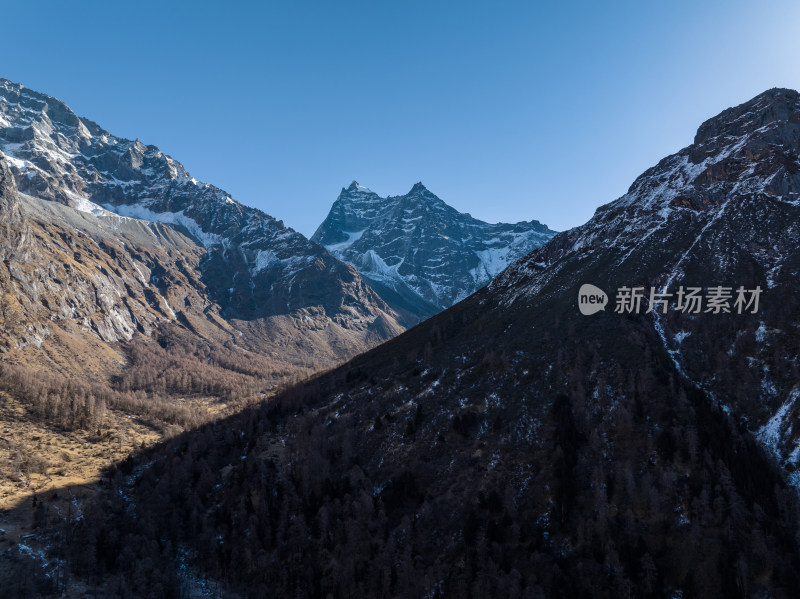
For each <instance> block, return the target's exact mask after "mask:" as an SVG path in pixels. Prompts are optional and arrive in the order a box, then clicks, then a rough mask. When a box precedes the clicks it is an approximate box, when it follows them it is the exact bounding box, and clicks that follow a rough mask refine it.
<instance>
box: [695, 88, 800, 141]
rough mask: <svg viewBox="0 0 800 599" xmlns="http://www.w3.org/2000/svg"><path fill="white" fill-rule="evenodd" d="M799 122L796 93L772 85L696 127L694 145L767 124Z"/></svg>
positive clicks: (799, 107) (735, 134) (798, 97)
mask: <svg viewBox="0 0 800 599" xmlns="http://www.w3.org/2000/svg"><path fill="white" fill-rule="evenodd" d="M790 121H792V122H794V123H796V122H800V93H798V92H797V91H795V90H793V89H788V88H779V87H774V88H772V89H768V90H767V91H765V92H763V93H760V94H759V95H757V96H755V97H754V98H752V99H751V100H748V101H747V102H744V103H742V104H739V105H738V106H733V107H731V108H727V109H726V110H723V111H722V112H720V113H719V114H718V115H716V116H714V117H711V118H710V119H708V120H707V121H705V122H704V123H703V124H702V125H700V127H698V129H697V134H696V135H695V138H694V143H695V145H698V144H702V143H705V142H707V141H709V140H712V139H714V138H715V137H719V136H720V135H725V136H736V137H738V136H741V135H743V134H746V133H752V132H754V131H756V130H757V129H759V128H761V127H764V126H766V125H769V124H771V123H781V122H784V123H787V122H790Z"/></svg>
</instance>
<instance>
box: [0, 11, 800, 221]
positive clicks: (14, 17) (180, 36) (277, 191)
mask: <svg viewBox="0 0 800 599" xmlns="http://www.w3.org/2000/svg"><path fill="white" fill-rule="evenodd" d="M2 13H3V14H2V20H3V36H2V48H3V61H2V68H0V76H3V77H6V78H7V79H11V80H12V81H17V82H19V83H22V84H24V85H26V86H28V87H31V88H34V89H36V90H38V91H42V92H45V93H49V94H52V95H54V96H57V97H59V98H60V99H62V100H64V101H65V102H66V103H67V104H68V105H69V106H71V107H72V108H73V110H75V111H76V112H77V113H78V114H79V115H81V116H86V117H88V118H90V119H92V120H94V121H96V122H98V123H99V124H100V125H101V126H103V127H104V128H106V129H108V130H109V131H111V132H112V133H114V134H116V135H120V136H124V137H129V138H139V139H140V140H142V141H143V142H145V143H152V144H155V145H158V146H159V147H161V149H162V150H164V151H165V152H167V153H168V154H170V155H172V156H173V157H174V158H176V159H177V160H179V161H181V162H182V163H183V164H184V165H185V166H186V168H187V169H188V170H189V171H190V172H191V173H192V174H193V175H194V176H195V177H197V178H198V179H201V180H204V181H208V182H211V183H214V184H215V185H218V186H219V187H222V188H223V189H225V190H227V191H228V192H230V193H231V194H232V195H233V196H234V197H235V198H237V199H238V200H239V201H241V202H243V203H245V204H248V205H252V206H257V207H259V208H261V209H262V210H265V211H266V212H268V213H270V214H272V215H273V216H275V217H277V218H280V219H283V220H284V221H285V222H286V223H287V224H288V225H289V226H292V227H293V228H295V229H297V230H298V231H300V232H302V233H304V234H306V235H311V234H312V233H313V232H314V230H315V229H316V227H317V225H318V224H319V223H320V222H321V221H322V220H323V218H324V217H325V216H326V214H327V211H328V209H329V208H330V205H331V203H332V202H333V201H334V200H335V198H336V196H337V194H338V192H339V190H340V188H341V187H343V186H346V185H348V184H349V183H350V181H351V180H352V179H358V181H359V182H360V183H361V184H363V185H366V186H368V187H370V188H372V189H373V190H375V191H377V192H378V193H380V194H381V195H385V194H391V195H397V194H402V193H406V192H407V191H408V190H409V189H410V188H411V186H412V185H413V184H414V183H415V182H416V181H420V180H421V181H423V182H424V183H425V185H426V186H427V187H428V188H429V189H430V190H431V191H433V192H434V193H436V194H437V195H439V196H440V197H441V198H442V199H443V200H445V201H446V202H448V203H450V204H451V205H453V206H455V207H456V208H458V209H459V210H461V211H464V212H470V213H472V214H473V216H476V217H478V218H481V219H484V220H487V221H490V222H497V221H518V220H529V219H532V218H536V219H538V220H541V221H542V222H544V223H546V224H548V225H549V226H551V227H552V228H555V229H558V230H563V229H566V228H569V227H572V226H576V225H579V224H581V223H583V222H585V221H586V220H587V219H588V218H590V217H591V215H592V214H593V212H594V210H595V208H597V207H598V206H600V205H601V204H605V203H607V202H609V201H611V200H613V199H615V198H617V197H618V196H620V195H621V194H623V193H624V192H625V191H626V190H627V188H628V186H629V185H630V184H631V183H632V181H633V179H634V178H635V177H636V176H637V175H638V174H640V173H641V172H642V171H643V170H645V169H646V168H648V167H649V166H651V165H652V164H654V163H656V162H657V161H658V160H659V159H660V158H662V157H663V156H665V155H667V154H669V153H671V152H674V151H676V150H678V149H680V148H681V147H683V146H685V145H688V144H689V143H691V141H692V138H693V136H694V133H695V130H696V128H697V126H698V125H699V124H700V123H701V122H702V121H703V120H705V119H706V118H708V117H711V116H713V115H714V114H716V113H717V112H719V111H720V110H722V109H724V108H726V107H728V106H731V105H735V104H738V103H740V102H743V101H745V100H747V99H749V98H750V97H752V96H754V95H756V94H758V93H760V92H762V91H764V90H765V89H767V88H770V87H775V86H780V87H793V88H795V89H798V88H800V33H798V32H800V6H799V5H798V3H797V2H790V1H785V2H750V3H746V2H738V1H728V2H722V1H709V2H684V1H670V2H659V3H655V2H641V1H639V2H596V1H593V2H558V3H556V2H532V1H527V2H515V1H507V2H495V3H490V2H488V1H482V2H471V1H465V0H460V1H456V2H435V1H433V0H428V1H421V2H418V1H416V0H403V1H390V0H373V1H370V2H361V1H357V2H356V1H334V0H327V1H322V0H320V1H315V2H310V1H289V0H285V1H282V2H269V1H267V2H250V3H245V2H228V3H223V2H213V3H212V2H202V1H195V2H183V3H180V2H169V1H163V0H162V1H160V2H148V1H138V2H124V3H120V2H108V1H104V2H80V3H67V2H37V3H23V2H14V3H6V4H5V5H4V6H3V9H2Z"/></svg>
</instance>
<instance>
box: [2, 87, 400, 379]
mask: <svg viewBox="0 0 800 599" xmlns="http://www.w3.org/2000/svg"><path fill="white" fill-rule="evenodd" d="M0 151H2V152H3V153H4V155H5V164H6V167H5V168H6V170H5V171H3V172H4V173H5V174H4V175H3V176H4V177H5V178H6V179H9V181H10V179H13V183H8V185H16V187H17V188H18V192H19V193H20V194H21V197H24V198H28V199H27V200H24V202H23V203H24V204H25V209H24V211H25V212H27V213H28V220H29V221H31V222H36V223H37V227H38V229H37V230H40V233H41V235H39V236H38V237H37V239H36V241H37V242H38V243H39V244H40V245H39V246H38V251H39V252H40V256H41V257H42V259H43V260H45V262H44V263H40V264H34V263H33V262H31V261H30V260H29V259H28V260H20V261H19V264H20V268H22V267H23V265H24V267H25V268H33V269H35V268H38V269H39V274H38V275H37V276H38V277H39V279H40V283H41V284H42V285H45V284H48V285H53V284H54V283H53V280H54V278H58V275H57V274H56V271H59V272H60V269H62V268H66V267H67V266H64V265H60V264H59V262H61V261H62V260H61V257H59V256H56V255H55V254H53V253H52V250H53V248H54V247H57V246H58V244H56V245H53V243H55V242H50V241H48V239H49V238H50V237H52V235H51V234H50V231H51V229H52V227H56V228H58V229H61V230H63V235H61V237H60V238H59V239H60V241H59V244H61V245H63V247H58V251H62V250H63V251H72V252H73V253H76V252H77V250H74V249H73V248H72V247H71V245H70V244H72V243H73V242H75V240H79V241H78V243H80V244H83V245H85V246H86V248H88V247H89V246H91V245H96V246H98V247H100V248H101V250H103V248H105V247H113V248H114V250H113V251H112V252H111V253H110V254H108V255H107V256H106V255H103V256H102V260H103V261H105V260H108V262H107V263H106V262H102V263H94V262H92V261H93V260H94V258H95V257H96V256H95V254H97V251H96V250H94V251H92V252H89V255H88V256H87V257H86V259H85V260H84V267H83V268H86V269H88V268H94V269H95V271H98V273H96V274H93V275H91V276H89V274H88V273H84V274H85V276H87V277H89V278H90V279H92V278H94V279H96V280H98V281H100V280H103V281H105V283H103V284H100V283H98V285H100V286H101V287H102V285H104V284H106V283H108V284H109V285H110V287H109V288H108V290H107V291H108V292H107V293H106V292H99V291H97V292H96V293H94V292H93V293H94V295H92V294H90V296H91V297H89V296H87V297H83V296H81V297H73V298H72V299H71V300H66V299H65V300H63V301H68V302H69V303H70V304H71V305H73V306H74V310H77V312H75V314H74V315H73V316H72V318H74V319H77V322H79V323H80V322H82V323H83V324H82V325H80V326H85V327H88V329H87V330H93V331H94V334H95V335H97V336H99V337H100V338H101V339H103V340H106V341H116V340H125V339H129V338H130V337H131V335H133V334H135V332H136V331H139V332H141V333H143V334H147V332H148V331H150V330H151V329H152V328H153V326H154V325H155V324H156V322H157V321H158V322H160V321H161V320H166V321H172V320H177V321H180V322H182V323H183V326H187V327H189V328H194V329H196V330H199V329H198V326H199V325H197V324H192V325H189V324H186V323H187V322H189V321H190V320H192V319H193V318H194V319H196V320H198V321H202V322H205V323H207V324H208V323H211V321H213V324H209V326H210V327H211V329H213V330H216V329H217V328H218V325H219V326H221V327H222V329H224V330H226V333H225V334H226V335H228V334H230V333H231V330H232V329H231V327H233V328H234V329H235V330H236V331H238V333H236V335H237V336H239V335H238V334H239V333H241V335H240V337H241V342H242V343H244V344H245V345H249V346H251V347H254V348H261V349H265V348H266V349H270V348H272V349H275V348H280V347H284V346H289V347H291V348H292V349H291V350H290V353H291V354H292V355H293V359H294V360H296V361H299V362H302V363H304V364H307V365H312V364H315V363H318V364H319V365H322V364H326V363H331V362H332V361H336V360H338V359H342V358H343V357H346V356H349V355H352V354H354V353H357V352H358V351H363V350H364V349H366V348H367V347H369V346H370V345H372V344H374V343H376V342H380V341H382V340H385V339H386V338H388V337H389V336H392V335H394V334H396V333H397V332H398V331H400V330H402V327H401V326H400V325H399V324H398V323H397V320H396V317H397V315H396V314H395V313H394V312H393V311H392V310H391V309H390V308H389V307H388V306H387V305H386V304H385V302H383V301H382V300H381V298H380V297H379V296H378V295H377V294H375V292H374V291H373V290H372V289H371V288H370V287H369V286H368V285H367V284H365V283H364V281H363V280H362V279H361V277H360V276H359V275H358V273H357V272H356V271H355V269H353V268H352V267H351V266H348V265H346V264H343V263H342V262H340V261H339V260H337V259H336V258H334V257H333V256H331V255H330V254H329V253H328V252H326V251H325V250H324V249H323V248H321V247H320V246H318V245H317V244H315V243H312V242H310V241H309V240H307V239H306V238H305V237H303V236H302V235H300V234H299V233H297V232H295V231H293V230H292V229H290V228H287V227H286V226H285V225H284V224H283V223H282V222H280V221H277V220H276V219H274V218H273V217H271V216H269V215H267V214H264V213H263V212H261V211H259V210H256V209H253V208H249V207H247V206H244V205H242V204H240V203H239V202H237V201H235V200H234V199H232V198H231V197H230V196H229V195H228V194H227V193H226V192H224V191H223V190H221V189H219V188H217V187H214V186H213V185H210V184H207V183H202V182H199V181H197V180H195V179H194V178H192V177H191V176H190V175H189V174H188V173H187V172H186V170H185V169H184V168H183V166H182V165H181V164H180V163H178V162H177V161H175V160H173V159H172V158H171V157H169V156H167V155H165V154H164V153H163V152H161V151H160V150H159V149H158V148H156V147H155V146H146V145H144V144H142V143H141V142H139V141H138V140H137V141H131V140H126V139H122V138H118V137H115V136H114V135H112V134H110V133H109V132H107V131H105V130H103V129H102V128H100V127H99V126H98V125H97V124H95V123H93V122H91V121H89V120H87V119H84V118H80V117H78V116H76V115H75V114H74V113H73V112H72V111H71V110H70V109H69V108H68V107H67V106H66V105H65V104H63V103H62V102H60V101H59V100H57V99H55V98H52V97H50V96H47V95H45V94H40V93H37V92H35V91H32V90H29V89H27V88H24V87H23V86H21V85H18V84H14V83H11V82H9V81H6V80H0ZM9 173H10V174H11V177H10V178H9V176H8V174H9ZM8 185H7V186H8ZM8 193H10V194H11V196H14V195H15V193H16V192H13V191H10V192H8ZM3 201H4V208H3V210H4V212H6V211H8V210H10V211H11V212H9V214H12V216H14V215H17V214H18V212H16V211H18V207H17V208H14V207H13V206H9V207H8V208H6V207H5V204H8V202H11V203H12V204H13V205H14V206H17V205H18V204H19V201H18V200H14V201H12V200H6V199H4V200H3ZM47 201H49V203H50V204H52V205H48V204H47ZM14 218H17V216H14ZM54 219H55V220H54ZM58 219H61V221H59V220H58ZM3 226H4V227H5V235H4V237H3V239H2V244H0V245H2V247H3V249H2V251H4V252H6V253H8V252H10V251H12V248H14V247H16V246H17V245H18V244H19V243H21V241H20V240H21V239H24V238H25V235H24V234H23V233H21V232H20V231H21V230H19V229H18V228H17V227H16V225H13V224H12V221H11V220H9V221H7V222H6V223H5V224H4V225H3ZM126 233H129V234H130V235H133V236H134V237H135V240H134V241H135V242H136V245H134V246H130V245H127V242H126V243H125V244H122V245H120V244H119V239H120V238H122V237H124V236H125V234H126ZM84 235H86V236H87V237H88V238H86V239H84V238H83V236H84ZM67 238H68V239H67ZM34 245H36V244H34ZM131 247H134V248H135V250H134V249H131ZM165 247H168V249H165ZM146 248H151V249H152V248H158V251H157V252H156V253H152V252H151V255H150V260H149V261H146V260H145V261H143V260H142V258H141V254H140V253H139V254H137V253H136V252H137V251H139V252H144V251H145V249H146ZM35 250H36V248H35V247H34V248H33V249H31V250H29V251H35ZM14 251H17V250H14ZM87 251H88V249H87ZM103 251H105V250H103ZM162 252H163V253H162ZM28 258H30V256H28ZM117 262H120V264H117ZM144 262H146V264H145V265H144V266H146V268H145V267H143V263H144ZM68 263H69V261H68ZM128 263H129V264H128ZM126 265H127V266H126ZM125 268H128V272H127V274H128V275H129V278H130V279H131V281H133V282H134V283H130V282H129V283H124V282H122V281H117V282H116V283H111V282H110V278H113V276H112V275H110V274H109V275H107V274H103V273H102V269H105V271H106V272H108V273H113V272H114V271H115V270H119V269H123V270H124V269H125ZM137 268H138V269H139V271H141V273H139V274H137V272H136V269H137ZM94 279H93V280H94ZM58 280H59V281H62V282H63V283H64V285H65V289H66V288H67V287H69V288H73V287H75V285H71V284H70V285H68V284H67V282H66V281H65V280H64V279H61V278H58ZM179 280H180V281H182V282H184V283H186V284H187V285H188V287H187V289H191V290H192V291H191V293H189V295H191V296H192V297H191V298H189V295H186V296H183V295H182V296H181V297H180V298H177V297H176V298H173V299H169V298H168V296H169V295H170V294H171V293H172V291H171V286H173V285H175V284H176V283H177V281H179ZM137 281H138V282H137ZM73 283H74V282H73ZM126 284H127V285H128V286H127V287H126ZM90 287H91V286H90ZM78 288H80V286H78ZM6 291H9V289H6ZM26 293H27V292H26ZM153 293H155V294H157V295H160V296H161V297H162V298H164V299H167V301H166V303H164V302H162V301H161V299H153V297H154V296H153V295H152V294H153ZM28 295H30V293H29V294H28ZM34 295H35V294H34ZM66 296H67V297H68V296H69V293H66ZM101 298H106V299H101ZM30 301H31V305H32V307H34V308H35V309H36V310H37V311H41V310H45V311H52V312H54V313H57V314H62V315H63V314H64V311H63V310H62V309H61V307H55V306H51V307H49V308H48V307H47V306H42V305H40V304H41V302H40V301H39V299H37V298H36V297H34V296H31V299H30ZM87 302H88V303H87ZM104 302H105V303H108V302H111V304H114V305H116V306H117V308H119V309H118V310H117V313H116V314H115V315H114V316H108V318H110V320H109V322H108V324H107V325H101V324H99V321H92V324H89V323H88V322H87V321H85V315H84V314H83V312H82V311H84V310H91V309H93V308H92V307H91V306H97V305H101V304H103V303H104ZM126 302H128V303H130V302H133V303H139V304H142V305H143V306H149V308H147V310H146V312H147V313H148V314H149V316H147V317H145V316H143V315H136V314H129V312H131V311H130V310H128V309H127V308H125V309H123V308H122V307H121V306H122V305H123V304H125V303H126ZM62 303H63V302H62ZM111 304H109V305H108V306H106V307H105V308H104V309H105V310H106V312H109V314H111ZM151 304H152V305H151ZM162 304H164V305H162ZM167 305H169V306H172V308H169V309H168V308H167ZM153 310H154V311H155V312H153ZM187 310H188V311H187ZM133 312H135V311H133ZM182 312H187V314H188V313H191V314H192V315H193V316H192V317H189V316H184V317H181V316H180V313H182ZM78 313H80V314H78ZM173 313H174V314H173ZM156 314H160V316H156ZM160 319H161V320H160ZM89 320H90V321H91V319H89ZM218 321H219V322H218ZM220 323H224V324H220ZM205 328H207V327H206V326H205V325H203V326H202V327H200V329H205ZM229 329H230V330H229ZM215 334H216V333H215Z"/></svg>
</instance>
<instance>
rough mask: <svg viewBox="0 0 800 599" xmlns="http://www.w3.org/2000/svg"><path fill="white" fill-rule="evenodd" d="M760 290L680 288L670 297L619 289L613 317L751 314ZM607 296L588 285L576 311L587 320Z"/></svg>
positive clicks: (663, 293)
mask: <svg viewBox="0 0 800 599" xmlns="http://www.w3.org/2000/svg"><path fill="white" fill-rule="evenodd" d="M761 291H762V290H761V287H760V286H758V285H756V287H755V289H747V288H745V287H742V286H741V285H740V286H739V287H738V288H734V287H725V286H722V285H718V286H716V287H708V288H703V287H684V286H683V285H681V286H680V287H678V289H677V291H675V292H674V293H672V292H669V291H667V289H666V288H663V289H661V290H660V291H658V290H657V289H656V288H655V287H653V288H651V289H650V290H649V291H648V292H646V291H645V288H644V287H620V288H619V289H617V295H616V302H615V306H614V312H616V313H617V314H640V313H644V314H649V313H650V312H660V313H661V314H666V313H667V311H668V310H672V311H675V312H683V313H684V314H730V313H736V314H755V313H757V312H758V303H759V300H760V298H761ZM607 303H608V296H606V294H605V292H604V291H603V290H602V289H600V288H599V287H595V286H594V285H590V284H588V283H586V284H584V285H581V288H580V291H578V309H579V310H580V311H581V314H583V315H584V316H591V315H592V314H596V313H597V312H600V310H605V308H606V304H607Z"/></svg>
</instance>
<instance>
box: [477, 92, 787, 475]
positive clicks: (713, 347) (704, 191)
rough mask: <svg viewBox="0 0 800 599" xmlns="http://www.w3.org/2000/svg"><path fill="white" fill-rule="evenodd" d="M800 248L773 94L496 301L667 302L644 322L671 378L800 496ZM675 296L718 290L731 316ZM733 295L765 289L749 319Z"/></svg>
mask: <svg viewBox="0 0 800 599" xmlns="http://www.w3.org/2000/svg"><path fill="white" fill-rule="evenodd" d="M799 239H800V96H799V95H798V93H797V92H796V91H794V90H787V89H772V90H769V91H767V92H764V93H763V94H760V95H759V96H757V97H755V98H753V99H752V100H750V101H749V102H746V103H744V104H742V105H740V106H736V107H734V108H730V109H728V110H725V111H723V112H722V113H721V114H719V115H718V116H716V117H714V118H712V119H709V120H708V121H706V122H705V123H703V124H702V125H701V126H700V128H699V129H698V131H697V135H696V136H695V139H694V143H693V144H692V145H690V146H688V147H687V148H684V149H683V150H681V151H680V152H678V153H676V154H673V155H672V156H669V157H667V158H665V159H663V160H662V161H660V162H659V163H658V164H657V165H656V166H654V167H653V168H651V169H649V170H647V171H646V172H645V173H643V174H642V175H641V176H640V177H639V178H637V179H636V181H635V182H634V183H633V185H632V186H631V187H630V189H629V190H628V193H626V194H625V195H624V196H623V197H622V198H620V199H618V200H617V201H615V202H612V203H611V204H608V205H606V206H603V207H601V208H600V209H598V210H597V212H596V214H595V215H594V217H593V218H592V219H591V220H590V221H589V222H588V223H586V224H585V225H583V226H581V227H578V228H576V229H573V230H571V231H567V232H565V233H561V234H559V235H557V236H556V237H554V238H553V240H552V242H551V243H549V244H548V245H547V246H546V247H544V248H542V249H541V250H540V251H538V252H535V253H534V254H532V255H531V256H530V257H528V258H527V259H526V260H524V261H521V262H519V263H518V264H516V265H514V266H513V267H512V268H510V269H508V270H507V271H505V272H504V273H503V274H502V275H501V276H500V277H498V279H496V281H495V283H494V284H493V291H494V292H495V293H497V294H498V295H502V296H504V297H505V300H504V302H505V303H506V304H507V305H510V304H513V303H514V302H516V301H526V300H525V298H528V297H537V298H541V299H543V298H546V297H551V296H553V295H554V294H561V293H562V292H564V291H568V292H569V293H571V294H573V295H574V296H576V297H577V294H578V288H579V286H580V285H581V284H582V283H594V284H596V285H599V286H600V287H601V288H604V289H605V290H606V291H609V292H612V293H616V290H618V289H619V288H620V287H622V286H627V287H629V288H632V287H635V286H642V287H643V288H644V294H645V295H647V294H649V292H650V289H652V288H655V289H656V290H657V291H658V292H663V291H665V292H667V293H671V294H672V297H671V298H669V301H670V302H671V306H672V308H671V309H669V310H667V312H666V314H663V313H662V311H663V308H662V305H661V304H659V305H658V306H656V307H657V309H656V310H655V311H654V312H652V313H650V314H643V315H641V316H640V318H643V319H645V320H646V321H647V322H648V324H649V326H651V327H652V328H653V330H654V331H656V332H657V333H658V337H659V339H660V342H661V345H662V346H663V348H664V350H665V351H667V352H668V354H669V356H670V358H671V360H672V361H673V362H674V366H675V368H676V369H678V370H679V371H681V372H682V373H684V374H685V375H686V376H687V377H688V378H689V380H691V381H692V382H693V383H694V384H695V385H696V386H697V387H699V388H702V389H704V390H705V391H706V392H707V393H709V394H710V395H711V396H712V397H714V398H715V401H717V402H719V404H720V405H721V406H722V407H723V408H724V409H725V410H728V411H730V412H731V413H732V414H735V415H736V417H737V418H738V419H740V420H741V424H742V426H745V427H746V428H748V429H750V430H751V431H753V432H755V433H756V434H757V436H758V438H759V440H760V441H761V442H762V443H763V444H764V445H765V447H767V448H769V450H770V451H771V452H772V453H774V455H775V456H776V458H777V459H778V460H779V461H780V462H781V463H782V464H783V466H784V467H785V468H786V469H787V471H788V472H789V473H790V476H791V479H792V480H793V481H794V484H796V485H798V484H800V474H797V475H795V474H794V471H795V469H796V468H797V466H798V465H799V464H798V459H800V451H798V450H797V447H798V445H800V427H798V426H797V422H798V418H799V417H800V412H798V410H800V405H795V402H796V399H797V397H798V395H800V375H799V374H798V370H797V364H798V359H800V347H798V343H797V327H798V324H797V323H798V322H800V300H799V299H798V296H797V277H798V272H800V252H798V240H799ZM681 286H684V287H685V288H686V289H688V288H689V287H692V286H694V287H699V288H701V289H703V292H702V293H703V294H706V295H707V294H708V292H709V291H710V290H711V289H712V288H715V287H718V286H721V287H723V289H727V290H728V291H727V293H728V294H729V295H730V296H731V299H730V301H729V302H728V307H727V309H728V310H729V311H730V312H729V313H725V312H722V313H719V314H715V313H713V312H712V313H707V312H706V310H707V307H706V306H705V305H704V306H703V308H702V311H701V313H699V314H698V313H692V312H691V311H680V310H677V309H675V307H676V304H677V301H678V297H677V292H678V291H679V288H680V287H681ZM739 287H743V288H744V289H745V290H755V289H756V288H757V287H758V288H760V290H761V293H760V297H759V304H758V309H757V311H756V313H755V314H753V313H751V312H752V308H750V309H747V310H743V312H744V314H739V313H738V309H737V308H736V306H735V301H736V299H737V297H738V293H737V290H738V288H739ZM745 299H746V300H748V301H749V300H750V299H751V296H750V295H746V297H745ZM647 303H648V302H647V301H645V302H644V303H643V306H646V305H647ZM645 309H646V308H645V307H643V308H642V312H644V311H645Z"/></svg>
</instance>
